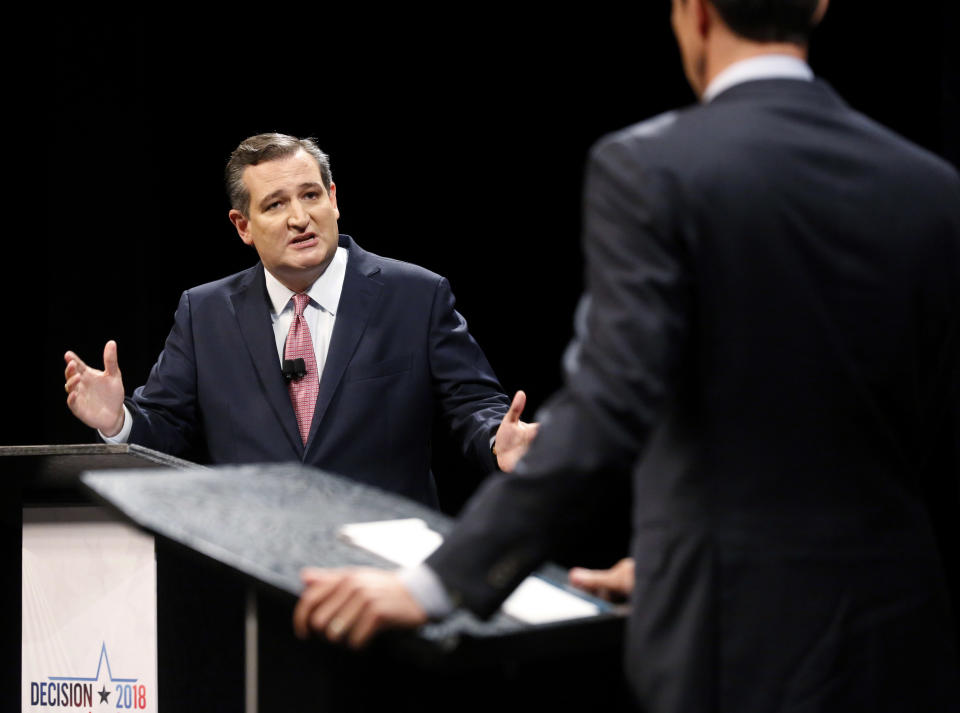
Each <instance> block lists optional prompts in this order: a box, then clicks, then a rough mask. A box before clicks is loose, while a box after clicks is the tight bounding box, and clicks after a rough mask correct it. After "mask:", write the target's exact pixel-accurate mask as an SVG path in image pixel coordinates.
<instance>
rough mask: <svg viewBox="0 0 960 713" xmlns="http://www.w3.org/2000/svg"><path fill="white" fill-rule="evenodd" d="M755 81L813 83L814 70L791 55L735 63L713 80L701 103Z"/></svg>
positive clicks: (766, 56) (757, 57) (771, 55)
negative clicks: (737, 86) (803, 81)
mask: <svg viewBox="0 0 960 713" xmlns="http://www.w3.org/2000/svg"><path fill="white" fill-rule="evenodd" d="M754 79H801V80H806V81H808V82H809V81H811V80H812V79H813V70H811V69H810V65H808V64H807V63H806V62H804V61H803V60H802V59H800V58H798V57H794V56H793V55H789V54H761V55H758V56H756V57H750V58H749V59H742V60H740V61H739V62H734V63H733V64H731V65H730V66H729V67H727V68H726V69H724V70H723V71H722V72H720V74H718V75H717V76H716V77H714V78H713V80H712V81H711V82H710V84H708V85H707V88H706V89H705V90H704V91H703V96H702V97H701V98H700V101H702V102H704V103H707V102H709V101H710V100H711V99H713V98H714V97H715V96H717V95H718V94H719V93H720V92H723V91H726V90H727V89H729V88H730V87H732V86H734V85H735V84H742V83H743V82H750V81H752V80H754Z"/></svg>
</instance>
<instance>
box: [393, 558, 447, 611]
mask: <svg viewBox="0 0 960 713" xmlns="http://www.w3.org/2000/svg"><path fill="white" fill-rule="evenodd" d="M397 574H398V575H399V577H400V581H401V582H403V585H404V586H405V587H406V588H407V591H409V592H410V596H412V597H413V598H414V599H416V600H417V603H418V604H419V605H420V606H421V607H422V608H423V610H424V611H425V612H426V613H427V616H428V617H430V618H431V619H442V618H444V617H445V616H448V615H449V614H450V613H451V612H453V610H454V608H455V607H454V606H453V600H451V599H450V595H449V594H447V590H446V588H445V587H444V586H443V582H441V581H440V578H439V577H438V576H437V575H436V573H435V572H434V571H433V570H432V569H430V567H428V566H427V565H425V564H419V565H417V566H416V567H405V568H404V569H401V570H400V571H399V572H398V573H397Z"/></svg>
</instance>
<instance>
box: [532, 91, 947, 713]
mask: <svg viewBox="0 0 960 713" xmlns="http://www.w3.org/2000/svg"><path fill="white" fill-rule="evenodd" d="M650 128H651V127H650V125H648V124H647V125H645V124H641V125H639V126H638V127H633V128H632V129H628V130H626V131H625V132H621V133H620V134H618V135H616V136H615V137H613V138H612V139H610V140H609V141H608V142H606V143H604V144H602V145H601V147H600V148H599V149H598V150H597V151H596V153H595V164H596V166H597V168H595V169H594V170H595V175H601V176H602V175H604V174H607V175H608V176H613V178H612V179H610V180H609V181H606V180H603V179H601V184H600V185H597V186H595V192H599V193H601V194H602V192H603V191H602V189H601V186H607V187H608V188H609V187H610V186H614V188H613V189H612V192H616V191H617V190H619V187H622V186H627V185H633V186H636V187H638V189H639V190H638V194H637V195H636V196H633V197H632V199H633V200H634V201H636V202H637V203H639V204H640V206H641V207H640V208H638V207H637V206H636V205H634V206H632V207H631V208H630V209H629V210H630V211H631V215H632V217H633V218H634V220H633V222H634V224H635V226H637V225H641V224H642V221H641V219H639V218H638V211H643V210H644V209H643V208H642V204H643V202H644V199H646V200H647V202H649V203H653V202H655V203H656V205H655V207H654V208H653V209H652V210H651V212H652V213H653V217H652V218H650V219H649V220H648V221H647V223H646V225H645V227H644V229H643V233H646V234H645V235H642V234H641V233H638V234H637V235H636V236H633V237H631V236H629V235H628V234H627V233H622V234H621V235H619V236H614V237H613V239H612V240H611V239H610V238H609V237H608V236H607V235H605V234H603V232H604V230H603V229H604V226H603V225H602V223H601V224H598V225H595V226H594V229H595V231H596V232H595V233H594V234H593V235H590V231H591V226H590V225H589V224H588V226H587V231H588V235H590V238H593V240H592V242H593V243H594V247H593V250H594V251H595V252H594V259H593V260H592V261H591V267H592V269H594V270H595V271H596V274H595V281H594V282H593V283H592V287H593V286H595V285H598V284H599V281H600V280H602V279H604V278H603V276H604V275H607V276H609V275H610V274H612V273H611V271H612V270H613V268H612V265H611V262H610V261H609V259H605V258H604V257H603V255H604V254H607V255H609V254H612V252H613V249H612V248H611V247H610V244H611V243H612V242H616V241H619V242H620V243H621V244H620V245H619V249H625V250H636V251H637V255H638V256H641V255H642V256H641V257H638V261H642V262H644V263H645V264H647V265H649V264H650V263H651V259H650V255H649V254H648V251H649V243H650V242H651V237H652V236H653V235H657V236H658V237H656V238H653V240H654V242H659V243H661V248H662V250H663V253H662V254H660V255H658V256H657V260H655V261H654V262H658V263H659V268H658V269H659V271H660V274H659V275H658V276H656V277H655V279H652V280H650V279H648V280H647V282H648V285H647V289H646V291H645V294H641V296H640V297H639V299H637V300H636V302H635V303H633V307H634V311H633V314H632V316H631V319H632V320H634V321H635V323H637V324H639V325H644V324H652V323H659V324H660V325H661V328H660V329H658V330H657V333H658V334H659V336H660V337H662V338H665V340H666V341H668V342H671V343H672V344H671V346H669V347H667V348H666V353H667V354H668V356H665V357H664V359H663V362H662V364H663V365H664V369H663V370H662V371H658V370H657V369H656V367H655V366H654V367H653V368H651V370H650V371H649V372H648V374H647V375H646V377H645V378H643V379H640V380H638V383H644V384H645V385H646V386H645V388H646V389H648V390H649V391H650V392H651V393H654V394H656V393H658V392H660V393H662V395H663V399H664V402H663V403H664V404H665V405H661V406H660V407H659V408H661V409H662V413H663V414H664V416H665V417H664V418H663V420H662V421H660V423H659V425H658V427H657V428H656V430H655V431H654V432H653V433H652V434H651V435H650V440H649V445H647V446H646V450H645V452H643V455H642V458H640V459H639V460H638V461H637V462H636V465H635V468H634V470H635V477H634V488H635V496H634V503H635V509H634V533H635V542H634V557H635V558H636V560H637V567H638V568H639V574H638V591H637V593H636V600H635V607H636V610H635V619H634V622H633V624H634V636H633V637H632V645H631V653H632V664H631V666H630V671H631V674H632V675H634V676H635V681H636V682H639V686H638V688H639V690H641V691H643V693H644V696H643V697H644V698H646V699H651V700H657V699H658V697H659V696H661V694H662V693H663V689H662V688H661V693H654V692H655V691H657V690H658V687H662V682H663V681H664V680H671V681H672V684H673V686H671V687H672V688H673V690H672V691H671V692H669V693H667V694H666V700H669V701H671V706H668V708H669V709H671V710H672V709H674V708H675V709H677V710H687V709H690V710H700V709H701V707H703V709H708V708H709V706H710V705H711V704H710V701H715V702H719V703H720V705H721V708H723V706H724V705H727V704H729V706H730V710H742V711H745V710H758V711H759V710H773V709H774V706H775V705H777V702H778V701H782V700H803V699H805V698H807V697H809V698H810V699H811V700H816V699H817V698H818V697H820V696H824V695H825V694H824V690H825V689H826V688H827V687H829V685H834V684H829V683H828V682H827V681H826V680H825V679H824V676H825V674H826V672H828V671H829V672H831V673H832V674H835V673H836V670H840V671H843V672H844V674H843V675H841V676H839V677H838V678H837V680H836V681H835V682H834V683H835V685H836V686H837V690H838V691H839V693H836V692H835V693H836V697H835V698H832V699H831V698H829V696H827V698H826V699H825V700H831V701H833V702H835V701H837V700H849V701H851V702H854V701H861V702H863V701H866V700H875V701H877V702H878V705H880V703H879V702H881V701H884V699H886V702H885V703H884V704H885V705H894V706H895V707H896V706H897V705H901V704H907V703H908V701H906V700H903V699H902V696H904V695H905V693H904V692H909V691H910V690H911V688H912V687H914V686H920V685H921V684H922V683H923V682H924V681H925V680H926V679H925V673H926V671H925V668H926V667H927V666H928V665H929V661H930V660H933V661H938V660H939V662H940V665H944V666H945V667H947V670H949V667H951V666H956V663H955V661H956V658H955V656H956V654H955V652H953V651H951V650H950V644H949V641H945V637H944V636H942V635H940V636H938V633H941V634H942V632H943V631H945V630H949V626H950V621H949V617H948V615H947V608H946V605H945V598H944V588H943V575H942V570H941V562H940V561H939V559H938V558H937V547H936V545H935V543H934V539H933V536H932V532H931V527H930V518H929V514H928V511H927V509H926V506H925V503H924V496H925V495H927V494H928V493H929V492H930V489H931V488H934V487H937V486H940V487H943V485H944V484H948V485H949V484H950V483H953V484H954V488H955V484H956V482H957V479H958V475H960V473H958V469H957V461H956V449H957V447H958V445H957V433H958V432H957V427H958V424H957V420H956V419H957V413H956V402H957V394H958V391H957V388H958V368H960V340H958V337H960V335H958V324H957V305H958V304H960V182H958V180H957V176H956V174H955V173H954V172H953V171H952V170H951V169H949V168H947V167H946V166H945V165H944V164H942V163H941V162H939V161H937V160H936V159H933V158H932V157H930V156H928V155H927V154H925V153H923V152H922V151H920V150H919V149H916V148H915V147H912V146H910V145H909V144H907V143H906V142H904V141H903V140H901V139H899V138H898V137H896V136H894V135H892V134H890V133H889V132H887V131H885V130H883V129H882V128H880V127H878V126H876V125H875V124H873V123H871V122H869V121H868V120H866V119H865V118H864V117H862V116H860V115H858V114H856V113H855V112H852V111H851V110H849V109H848V108H847V107H846V106H844V105H843V103H842V102H841V101H840V100H839V99H838V98H837V97H836V96H835V95H833V94H832V92H830V91H829V90H828V89H827V88H826V87H825V86H823V85H821V84H817V83H809V82H800V81H791V80H785V81H784V80H769V81H759V82H749V83H746V84H742V85H739V86H737V87H734V88H732V89H730V90H728V91H727V92H725V93H723V94H721V95H720V96H719V97H717V98H716V99H714V100H713V102H712V103H710V104H709V105H707V106H702V107H697V108H695V109H693V110H691V111H688V112H684V113H681V114H678V115H676V116H675V117H673V118H672V119H661V120H660V121H659V128H658V129H657V130H656V131H654V132H652V133H653V136H650V135H649V134H650V133H651V132H650ZM651 188H652V190H651ZM638 197H639V198H640V200H639V201H637V198H638ZM593 200H594V201H596V202H597V204H598V205H600V206H602V204H603V201H604V200H605V199H604V198H603V197H602V196H601V197H595V198H593ZM610 200H611V203H612V204H616V203H617V202H618V199H617V198H613V199H610ZM604 212H605V209H604V208H603V207H601V208H600V209H599V210H598V211H596V213H597V214H599V215H601V216H602V215H603V214H604ZM622 218H623V216H621V220H618V221H617V222H618V223H619V224H620V225H621V226H626V227H627V230H629V226H630V223H631V219H630V218H626V219H622ZM641 235H642V237H641ZM589 244H590V239H589V238H588V249H589ZM651 285H654V286H655V289H650V286H651ZM599 289H601V290H604V289H608V288H606V287H600V288H599ZM652 295H657V296H656V297H652ZM606 304H610V302H609V301H608V302H607V303H606ZM622 304H629V302H626V301H624V302H623V303H622ZM600 329H602V327H600ZM628 332H629V330H628ZM651 334H652V332H650V331H649V330H646V329H645V328H644V327H643V326H640V327H639V328H637V329H636V330H635V331H634V332H633V333H632V337H633V340H634V345H633V346H634V347H635V352H634V354H633V357H634V359H635V363H637V364H644V365H647V366H648V368H649V365H650V364H654V365H656V363H657V360H656V358H654V359H651V358H650V347H649V345H648V344H646V343H645V342H646V341H647V340H649V339H650V337H651ZM597 336H598V334H597V333H596V332H594V333H592V334H591V337H592V338H594V341H596V338H597ZM628 338H629V337H628ZM600 341H601V343H602V342H603V341H605V340H604V337H603V336H602V335H601V336H600ZM658 349H660V350H664V347H663V346H660V347H658ZM589 351H590V350H589V347H587V346H586V345H585V347H584V354H583V357H582V358H583V359H585V360H591V359H592V360H595V361H598V362H599V361H602V360H603V359H604V358H605V357H604V356H602V355H597V354H593V355H591V354H590V353H589ZM658 379H662V380H663V382H664V383H663V384H661V385H659V386H656V387H655V388H650V384H652V383H655V382H656V381H657V380H658ZM571 386H572V388H574V389H576V388H577V387H576V385H574V384H572V385H571ZM641 391H642V389H639V390H635V391H634V393H633V395H632V398H634V399H635V403H634V404H633V405H630V404H628V403H627V402H626V401H623V404H622V405H623V408H624V409H626V410H632V411H633V414H632V419H631V420H633V424H634V427H635V428H636V429H637V434H636V441H635V445H636V444H641V443H642V442H643V441H644V438H645V435H646V434H645V431H646V430H647V429H648V428H649V427H650V426H652V425H653V424H652V423H650V422H647V420H646V414H647V413H651V412H652V411H651V405H652V403H655V400H652V402H651V403H644V398H645V397H644V395H643V394H642V393H641ZM594 398H597V397H594ZM626 398H631V397H630V396H629V395H628V396H621V395H619V394H614V393H608V394H605V395H602V396H600V397H599V400H608V401H611V402H612V401H616V400H618V399H626ZM614 412H616V411H614ZM606 426H607V428H609V429H612V430H614V431H615V430H616V426H615V425H614V424H612V423H608V424H606ZM588 447H589V446H588ZM534 467H536V465H534ZM944 490H945V492H947V493H950V490H949V488H944ZM953 497H954V498H955V497H956V493H955V490H954V491H953ZM865 563H866V564H865ZM645 582H646V584H647V585H648V586H647V588H645V587H644V583H645ZM665 630H669V631H672V632H673V636H672V637H668V638H664V637H663V636H662V632H663V631H665ZM885 640H888V641H890V642H891V645H892V644H893V642H897V644H896V646H900V647H902V648H903V652H902V654H901V655H896V656H893V657H891V656H890V655H889V652H883V643H884V641H885ZM938 647H940V648H939V649H938ZM774 651H776V653H775V654H774ZM932 652H936V653H932ZM918 656H919V657H920V658H917V657H918ZM858 657H859V660H858ZM894 659H896V660H897V661H898V665H897V666H896V667H892V666H891V662H892V661H893V660H894ZM831 660H832V661H842V665H840V666H837V667H836V669H833V668H831V665H830V664H829V663H828V661H831ZM638 672H639V673H638ZM878 672H884V673H880V674H878ZM758 677H759V678H762V679H763V680H767V681H779V682H780V687H779V688H775V687H770V686H766V687H758V686H755V685H753V683H752V682H753V681H754V680H756V679H757V678H758ZM671 687H668V688H671ZM831 695H833V694H831ZM925 695H929V696H930V701H932V702H937V701H941V702H942V701H945V700H946V698H945V696H947V695H948V694H946V693H944V694H943V696H941V695H940V692H939V691H931V690H927V691H925V692H924V693H923V694H922V695H919V697H918V694H913V695H912V697H911V699H910V700H909V705H910V706H913V705H914V704H916V703H918V702H919V701H920V700H921V699H922V698H923V696H925ZM660 700H664V699H663V698H660ZM945 705H949V704H945Z"/></svg>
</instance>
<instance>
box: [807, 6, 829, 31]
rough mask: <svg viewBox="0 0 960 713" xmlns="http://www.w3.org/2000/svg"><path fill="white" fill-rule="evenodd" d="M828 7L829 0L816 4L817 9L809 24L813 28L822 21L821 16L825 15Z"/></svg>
mask: <svg viewBox="0 0 960 713" xmlns="http://www.w3.org/2000/svg"><path fill="white" fill-rule="evenodd" d="M829 5H830V0H820V1H819V2H818V3H817V8H816V9H815V10H814V11H813V17H812V18H810V24H811V25H812V26H813V27H816V26H817V25H819V24H820V20H822V19H823V16H824V15H826V14H827V7H828V6H829Z"/></svg>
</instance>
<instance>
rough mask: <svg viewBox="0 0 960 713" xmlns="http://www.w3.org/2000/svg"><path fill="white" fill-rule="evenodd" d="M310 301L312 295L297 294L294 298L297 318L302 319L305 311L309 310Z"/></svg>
mask: <svg viewBox="0 0 960 713" xmlns="http://www.w3.org/2000/svg"><path fill="white" fill-rule="evenodd" d="M309 301H310V295H305V294H302V293H301V294H296V295H294V296H293V314H294V316H295V317H302V316H303V310H305V309H306V308H307V302H309Z"/></svg>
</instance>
